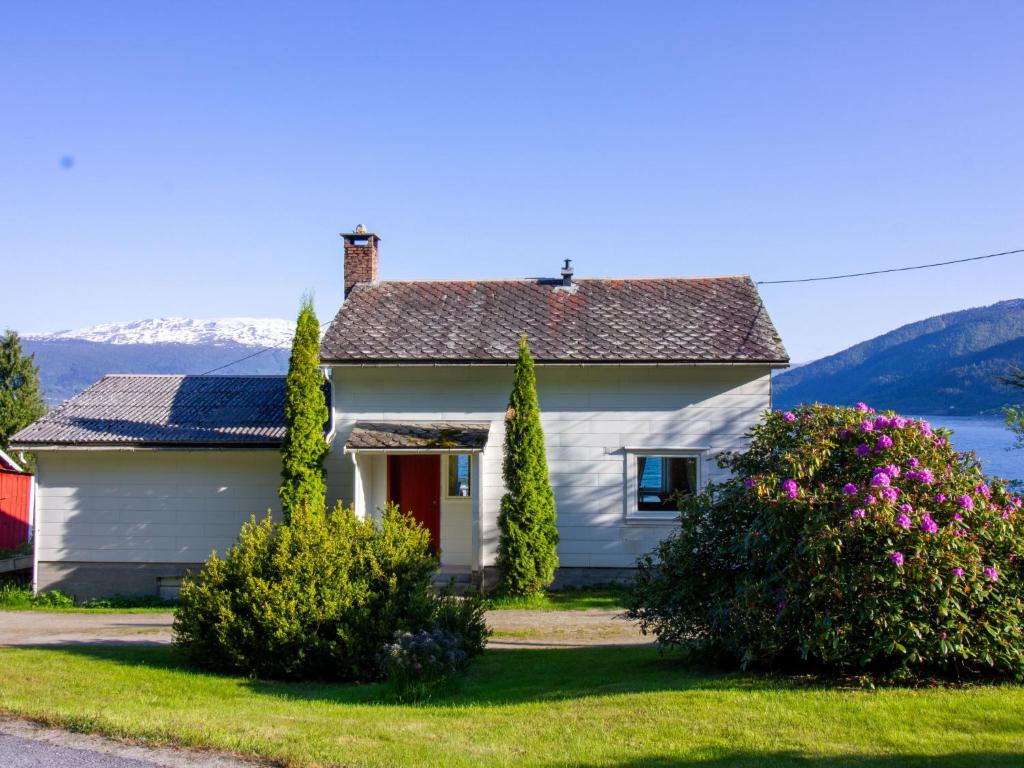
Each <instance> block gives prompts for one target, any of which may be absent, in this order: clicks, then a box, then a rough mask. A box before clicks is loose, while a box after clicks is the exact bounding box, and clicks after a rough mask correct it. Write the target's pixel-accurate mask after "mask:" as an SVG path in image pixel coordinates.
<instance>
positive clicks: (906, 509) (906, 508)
mask: <svg viewBox="0 0 1024 768" xmlns="http://www.w3.org/2000/svg"><path fill="white" fill-rule="evenodd" d="M913 511H914V508H913V507H912V506H911V505H910V504H900V512H906V513H907V514H908V515H909V514H910V513H911V512H913Z"/></svg>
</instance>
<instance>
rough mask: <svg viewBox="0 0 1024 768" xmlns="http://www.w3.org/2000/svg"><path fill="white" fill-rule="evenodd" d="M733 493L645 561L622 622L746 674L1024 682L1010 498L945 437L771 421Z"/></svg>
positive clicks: (887, 421) (714, 495) (829, 417)
mask: <svg viewBox="0 0 1024 768" xmlns="http://www.w3.org/2000/svg"><path fill="white" fill-rule="evenodd" d="M721 463H722V466H723V467H726V468H728V469H730V470H732V472H733V473H734V474H733V478H732V479H730V480H728V481H726V482H724V483H721V484H718V485H714V486H712V487H711V488H709V489H708V490H707V491H706V492H705V493H703V494H702V495H699V496H697V497H695V498H692V499H690V500H689V501H687V502H685V503H684V504H683V506H682V510H681V516H680V528H679V531H678V532H677V533H675V534H674V535H673V536H671V537H669V538H668V539H666V540H665V541H664V542H662V544H661V545H660V546H659V547H658V549H657V551H656V552H655V553H653V554H652V555H649V556H647V557H645V558H642V559H641V560H640V562H639V564H638V565H639V571H638V577H637V579H636V581H635V583H634V585H633V588H632V592H631V595H630V597H629V615H630V616H631V617H632V618H634V619H637V620H639V621H640V623H641V627H642V629H644V630H645V631H650V632H653V633H655V634H656V635H657V637H658V640H659V641H660V642H661V643H663V644H665V645H669V646H679V645H689V646H691V647H697V648H699V649H703V650H705V651H710V652H713V653H715V654H718V655H724V656H726V657H728V658H731V659H734V660H736V661H738V662H739V663H741V664H742V665H744V666H747V665H790V664H802V665H804V666H807V665H811V666H814V667H817V668H823V669H828V670H834V671H840V672H851V671H868V672H877V673H883V674H890V675H894V676H903V677H906V676H914V675H931V674H952V675H960V674H970V673H995V674H1001V675H1012V676H1015V677H1018V678H1020V677H1024V568H1022V565H1024V561H1022V554H1024V517H1022V512H1021V499H1019V498H1018V497H1016V496H1013V495H1012V493H1011V492H1010V491H1009V490H1008V488H1007V487H1006V485H1005V483H1003V482H1002V481H999V480H993V479H989V478H986V477H985V476H984V474H983V473H982V470H981V467H980V466H979V464H978V462H977V461H976V460H975V458H974V457H973V455H972V454H964V453H957V452H956V451H955V450H953V448H952V446H951V445H950V443H949V433H948V432H945V431H943V430H932V429H931V427H930V426H929V425H928V423H927V422H925V421H920V420H912V419H903V418H901V417H899V416H895V415H893V414H891V413H887V414H885V415H881V416H879V415H876V414H874V412H873V411H871V410H870V409H868V408H867V406H865V405H863V404H858V406H857V407H856V408H838V407H831V406H820V405H816V406H813V407H804V408H801V409H798V410H796V411H795V412H786V413H784V414H783V413H771V414H768V415H767V416H766V418H765V420H764V421H763V423H761V424H760V425H758V426H757V427H756V428H755V429H754V430H753V435H752V441H751V445H750V448H749V450H748V451H746V452H745V453H735V454H728V455H725V456H723V457H722V459H721Z"/></svg>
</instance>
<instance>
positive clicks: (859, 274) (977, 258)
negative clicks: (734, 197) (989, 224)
mask: <svg viewBox="0 0 1024 768" xmlns="http://www.w3.org/2000/svg"><path fill="white" fill-rule="evenodd" d="M1015 253H1024V248H1019V249H1017V250H1016V251H1002V252H1000V253H988V254H985V255H984V256H971V257H969V258H966V259H951V260H950V261H936V262H935V263H934V264H917V265H916V266H913V267H892V268H890V269H874V270H872V271H870V272H850V273H849V274H846V275H828V276H827V277H801V278H797V279H793V280H758V281H757V285H781V284H782V283H817V282H820V281H822V280H845V279H846V278H848V277H866V276H868V275H885V274H889V273H890V272H911V271H913V270H915V269H931V268H932V267H946V266H949V265H950V264H964V263H966V262H968V261H981V260H982V259H994V258H995V257H996V256H1012V255H1013V254H1015Z"/></svg>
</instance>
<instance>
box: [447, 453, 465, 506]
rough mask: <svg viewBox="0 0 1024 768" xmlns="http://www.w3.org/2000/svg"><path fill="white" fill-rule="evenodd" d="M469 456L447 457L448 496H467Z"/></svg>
mask: <svg viewBox="0 0 1024 768" xmlns="http://www.w3.org/2000/svg"><path fill="white" fill-rule="evenodd" d="M469 458H470V457H469V456H467V455H465V454H459V455H457V456H449V457H448V495H449V496H469V495H470V486H469V483H470V481H469V477H470V475H469Z"/></svg>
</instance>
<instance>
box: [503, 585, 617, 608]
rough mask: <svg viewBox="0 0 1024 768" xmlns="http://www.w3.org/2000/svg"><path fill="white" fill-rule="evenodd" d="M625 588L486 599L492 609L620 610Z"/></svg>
mask: <svg viewBox="0 0 1024 768" xmlns="http://www.w3.org/2000/svg"><path fill="white" fill-rule="evenodd" d="M624 598H625V594H624V592H623V590H621V589H618V588H616V587H588V588H586V589H567V590H563V591H559V592H544V593H543V594H540V595H536V596H535V597H489V598H486V599H485V601H484V602H485V603H486V605H487V608H488V609H489V610H492V611H501V610H505V609H515V608H528V609H533V610H542V611H584V610H587V609H589V608H606V609H610V610H619V609H622V608H624V607H625V605H624V603H623V600H624Z"/></svg>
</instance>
